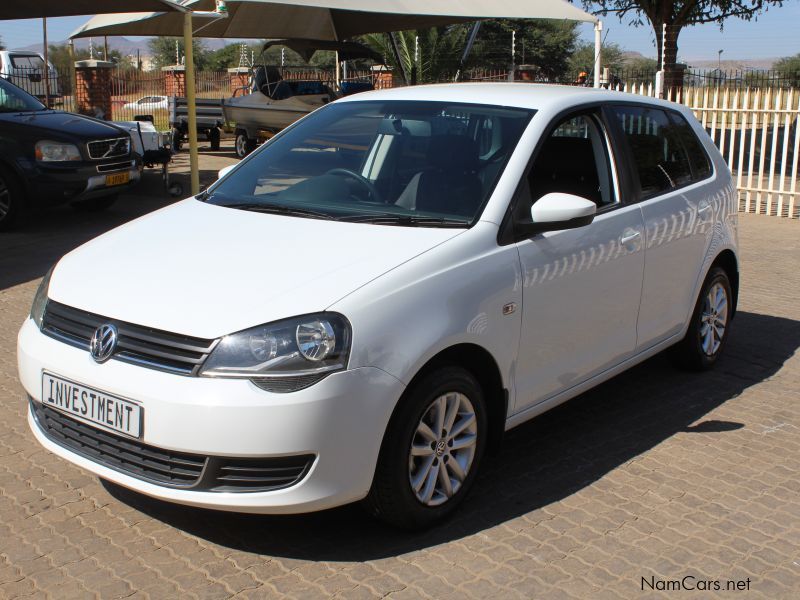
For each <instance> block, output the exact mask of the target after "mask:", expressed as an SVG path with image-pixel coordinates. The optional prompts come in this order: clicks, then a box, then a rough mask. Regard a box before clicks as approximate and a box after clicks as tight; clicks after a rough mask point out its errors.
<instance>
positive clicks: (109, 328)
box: [89, 323, 117, 363]
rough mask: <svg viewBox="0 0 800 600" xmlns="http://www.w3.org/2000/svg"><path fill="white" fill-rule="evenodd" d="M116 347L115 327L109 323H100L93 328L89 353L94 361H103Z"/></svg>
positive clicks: (109, 356)
mask: <svg viewBox="0 0 800 600" xmlns="http://www.w3.org/2000/svg"><path fill="white" fill-rule="evenodd" d="M116 347H117V328H116V327H114V326H113V325H112V324H111V323H106V324H105V325H100V327H98V328H97V329H95V330H94V334H93V335H92V341H91V342H90V343H89V353H90V354H91V355H92V358H93V359H94V360H95V362H98V363H104V362H106V361H107V360H108V359H109V358H111V355H112V354H114V350H115V349H116Z"/></svg>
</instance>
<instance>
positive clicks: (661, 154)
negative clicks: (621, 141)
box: [612, 106, 692, 199]
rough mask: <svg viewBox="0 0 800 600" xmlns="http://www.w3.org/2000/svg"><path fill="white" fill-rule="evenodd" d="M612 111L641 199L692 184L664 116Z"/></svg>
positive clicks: (675, 134)
mask: <svg viewBox="0 0 800 600" xmlns="http://www.w3.org/2000/svg"><path fill="white" fill-rule="evenodd" d="M612 110H613V111H614V113H615V114H616V115H617V118H618V119H619V123H620V125H621V127H622V131H623V133H624V135H625V138H626V139H627V141H628V145H629V146H630V149H631V154H632V155H633V161H634V164H635V166H636V171H637V173H638V174H639V183H640V186H641V198H642V199H644V198H650V197H652V196H656V195H658V194H662V193H664V192H668V191H670V190H673V189H675V188H678V187H681V186H684V185H687V184H689V183H691V182H692V169H691V167H690V164H689V157H688V156H687V154H686V150H685V149H684V146H683V144H682V143H681V141H680V138H679V136H678V132H677V131H676V129H675V127H674V126H673V124H672V122H671V121H670V120H669V117H667V113H666V112H664V111H663V110H661V109H658V108H649V107H647V108H646V107H641V106H616V107H613V109H612Z"/></svg>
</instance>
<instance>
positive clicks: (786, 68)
mask: <svg viewBox="0 0 800 600" xmlns="http://www.w3.org/2000/svg"><path fill="white" fill-rule="evenodd" d="M772 68H773V69H775V70H776V71H778V72H779V73H780V75H781V77H782V78H784V79H785V80H786V83H787V85H789V86H791V87H800V54H795V55H794V56H786V57H784V58H781V59H780V60H778V61H777V62H776V63H775V64H774V65H773V66H772Z"/></svg>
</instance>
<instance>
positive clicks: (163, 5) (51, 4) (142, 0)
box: [0, 0, 183, 21]
mask: <svg viewBox="0 0 800 600" xmlns="http://www.w3.org/2000/svg"><path fill="white" fill-rule="evenodd" d="M156 10H158V11H173V10H178V11H180V10H183V9H182V8H181V7H179V6H177V5H176V4H175V3H174V2H170V1H169V0H110V1H106V2H103V1H101V0H31V1H30V2H21V1H19V0H17V1H16V2H15V1H12V0H3V8H2V10H0V20H4V21H5V20H11V19H41V18H43V17H75V16H79V15H93V14H96V13H98V12H104V13H113V12H116V13H126V12H131V11H156Z"/></svg>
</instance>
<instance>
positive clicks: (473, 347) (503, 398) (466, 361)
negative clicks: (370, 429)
mask: <svg viewBox="0 0 800 600" xmlns="http://www.w3.org/2000/svg"><path fill="white" fill-rule="evenodd" d="M445 365H455V366H459V367H462V368H464V369H466V370H467V371H469V372H470V373H472V375H473V376H474V377H475V378H476V379H477V380H478V383H479V384H480V386H481V389H482V390H483V393H484V395H485V397H486V410H487V413H488V415H489V439H488V444H487V449H488V450H489V452H492V453H494V452H496V451H497V450H498V448H499V447H500V443H501V441H502V439H503V432H504V431H505V422H506V416H507V414H508V390H507V389H506V388H505V387H503V378H502V376H501V374H500V367H499V366H498V365H497V361H496V360H495V358H494V356H492V354H491V353H490V352H489V351H488V350H486V348H484V347H482V346H479V345H477V344H472V343H468V342H467V343H459V344H456V345H453V346H449V347H448V348H445V349H443V350H441V351H439V352H438V353H437V354H435V355H434V356H432V357H431V358H430V359H428V361H427V362H426V363H425V364H424V365H422V367H420V369H419V370H418V371H417V372H416V374H415V375H414V377H412V378H411V381H410V382H409V384H408V387H407V388H406V389H411V388H412V387H413V385H414V383H415V382H416V381H418V380H419V379H421V378H422V377H424V376H425V375H426V374H428V373H429V372H430V371H432V370H434V369H437V368H440V367H442V366H445ZM395 410H397V409H395ZM393 416H394V415H393Z"/></svg>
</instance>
